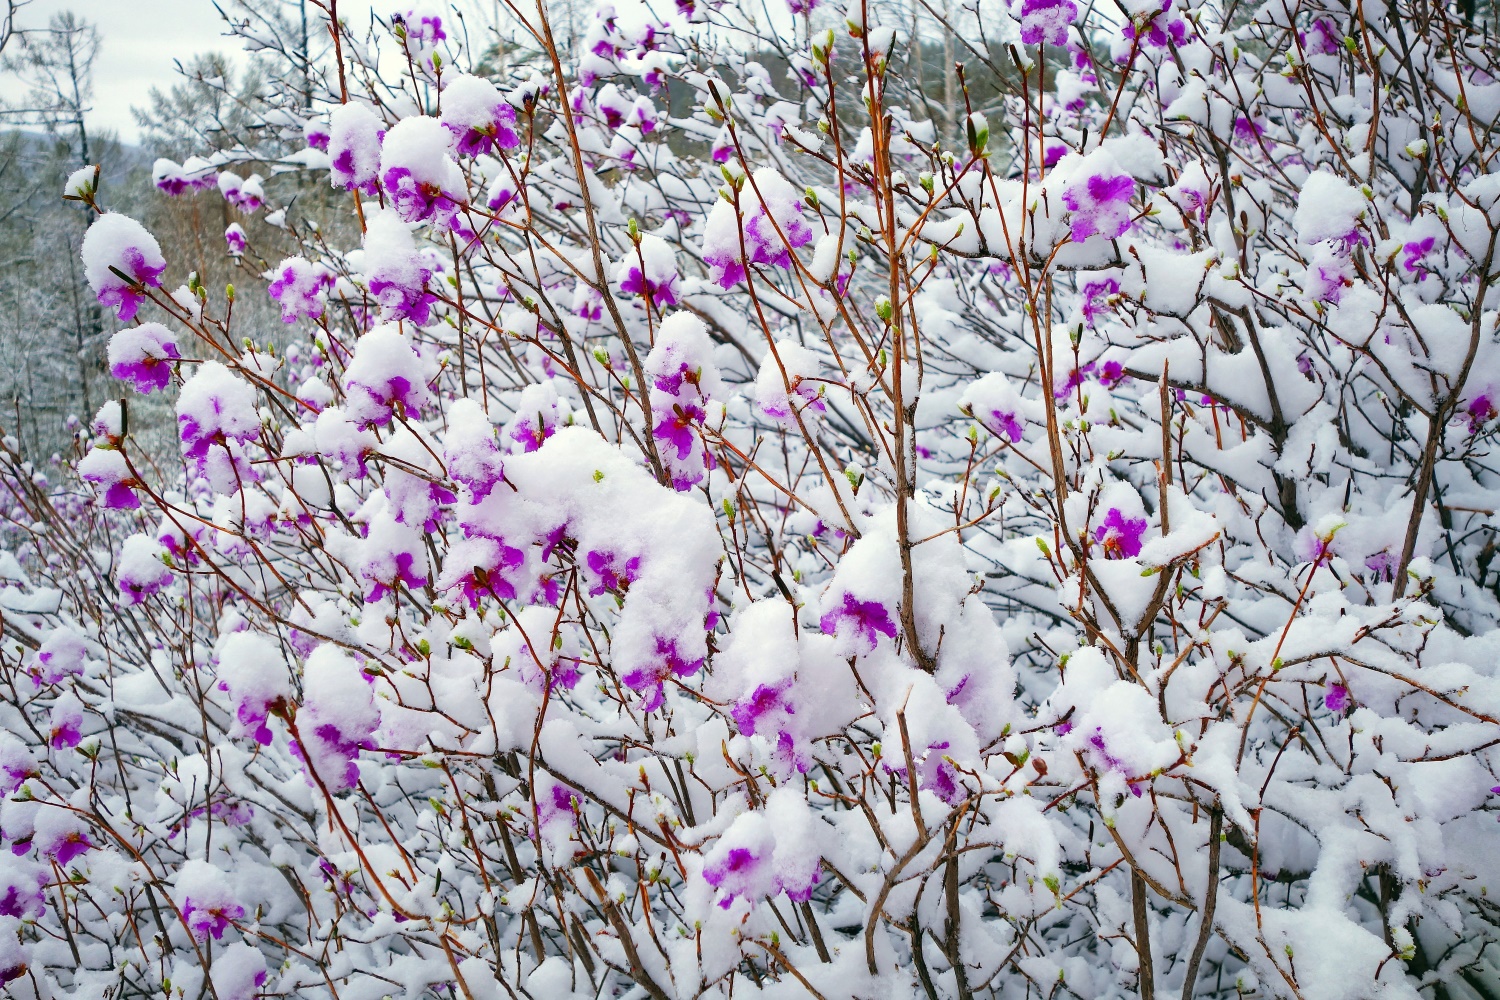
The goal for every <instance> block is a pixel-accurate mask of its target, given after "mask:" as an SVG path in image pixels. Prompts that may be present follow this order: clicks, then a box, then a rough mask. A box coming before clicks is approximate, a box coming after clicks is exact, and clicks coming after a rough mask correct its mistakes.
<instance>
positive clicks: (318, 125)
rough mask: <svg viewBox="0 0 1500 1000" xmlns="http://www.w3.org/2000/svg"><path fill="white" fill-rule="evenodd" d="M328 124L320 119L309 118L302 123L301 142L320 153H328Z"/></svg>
mask: <svg viewBox="0 0 1500 1000" xmlns="http://www.w3.org/2000/svg"><path fill="white" fill-rule="evenodd" d="M329 138H330V136H329V132H328V123H327V122H325V121H323V120H322V119H320V118H309V119H308V120H307V121H305V122H303V123H302V141H303V142H305V143H307V145H308V146H309V147H310V148H312V149H316V150H317V151H318V152H320V153H326V152H328V140H329Z"/></svg>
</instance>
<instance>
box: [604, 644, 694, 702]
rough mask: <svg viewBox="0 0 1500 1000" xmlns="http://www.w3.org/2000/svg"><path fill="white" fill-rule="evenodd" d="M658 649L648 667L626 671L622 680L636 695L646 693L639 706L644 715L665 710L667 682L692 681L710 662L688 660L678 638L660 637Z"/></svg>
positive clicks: (643, 666)
mask: <svg viewBox="0 0 1500 1000" xmlns="http://www.w3.org/2000/svg"><path fill="white" fill-rule="evenodd" d="M655 646H656V655H655V656H654V657H652V658H651V660H650V661H649V662H648V663H646V664H642V665H640V666H637V667H634V668H633V669H631V670H628V671H626V673H625V675H624V676H623V677H621V678H620V680H621V681H622V682H623V683H624V684H625V686H626V687H628V688H630V689H631V690H632V691H640V692H644V693H643V695H642V697H641V703H640V706H639V707H640V710H641V711H642V712H654V711H656V710H657V709H658V708H661V706H662V703H663V702H664V701H665V700H666V682H667V680H668V679H669V678H672V677H691V676H692V675H693V674H696V673H697V672H698V671H699V670H701V669H703V664H704V662H705V661H706V657H702V656H700V657H698V658H697V659H693V660H690V659H688V658H687V657H685V656H684V655H683V654H682V652H681V650H680V649H679V647H678V644H677V640H676V639H674V638H670V637H666V636H657V637H656V640H655Z"/></svg>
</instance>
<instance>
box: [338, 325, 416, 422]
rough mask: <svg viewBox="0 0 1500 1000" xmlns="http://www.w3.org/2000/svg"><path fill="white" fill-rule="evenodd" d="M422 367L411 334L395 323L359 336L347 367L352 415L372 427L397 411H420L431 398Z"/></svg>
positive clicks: (347, 382)
mask: <svg viewBox="0 0 1500 1000" xmlns="http://www.w3.org/2000/svg"><path fill="white" fill-rule="evenodd" d="M421 370H422V364H421V359H420V358H419V357H418V356H417V353H416V351H414V350H412V346H411V340H410V338H408V337H407V336H406V335H405V334H403V333H402V332H401V331H400V330H399V329H398V328H397V327H396V326H394V325H392V324H386V325H384V326H377V327H376V328H375V329H373V330H371V331H369V332H368V333H366V334H365V335H364V336H363V337H360V338H359V342H358V343H357V344H356V345H355V347H354V360H353V361H351V362H350V363H349V367H348V368H346V369H345V370H344V379H343V381H344V391H345V393H347V395H348V410H349V415H350V416H351V417H353V418H354V419H355V420H356V421H358V422H359V423H360V424H361V425H363V426H366V427H369V426H374V425H381V424H386V423H389V422H390V420H391V418H392V417H393V416H395V415H396V414H397V412H398V411H399V413H400V414H402V415H403V416H404V415H407V414H410V415H415V414H417V413H420V412H421V410H422V407H424V406H426V405H427V404H428V403H430V402H431V400H432V393H431V392H430V391H429V390H428V388H427V383H426V381H425V380H424V379H423V377H422V376H421V375H420V374H419V372H420V371H421Z"/></svg>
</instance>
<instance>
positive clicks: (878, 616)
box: [818, 591, 896, 653]
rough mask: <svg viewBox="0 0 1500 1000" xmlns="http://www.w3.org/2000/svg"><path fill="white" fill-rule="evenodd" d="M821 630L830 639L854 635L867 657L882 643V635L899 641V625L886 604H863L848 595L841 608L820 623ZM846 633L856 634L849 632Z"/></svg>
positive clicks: (871, 602)
mask: <svg viewBox="0 0 1500 1000" xmlns="http://www.w3.org/2000/svg"><path fill="white" fill-rule="evenodd" d="M818 627H819V628H821V629H822V630H823V632H824V633H825V634H827V635H839V634H840V633H841V632H843V633H844V634H845V635H846V636H847V635H852V636H853V638H854V639H856V640H857V641H858V643H859V644H860V645H861V646H863V647H864V652H866V653H870V652H873V651H874V649H875V644H876V643H877V642H879V641H880V640H879V639H878V638H877V636H878V635H883V636H885V637H887V638H889V639H894V638H896V624H895V623H894V622H893V621H891V613H890V612H889V611H887V610H886V607H885V605H884V604H881V603H880V602H879V601H861V600H860V599H859V598H857V597H855V596H854V595H853V594H851V593H849V592H848V591H845V592H844V595H843V598H842V603H840V604H839V606H838V607H835V608H834V609H833V610H831V611H827V612H825V613H824V614H823V617H822V618H820V619H818ZM846 629H851V630H852V631H850V632H846V631H845V630H846Z"/></svg>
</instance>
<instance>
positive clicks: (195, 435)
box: [177, 361, 261, 493]
mask: <svg viewBox="0 0 1500 1000" xmlns="http://www.w3.org/2000/svg"><path fill="white" fill-rule="evenodd" d="M177 427H178V436H179V437H180V438H181V439H182V454H183V457H184V458H187V459H189V460H190V461H192V462H193V463H195V464H196V465H197V468H198V472H199V474H200V475H202V476H204V477H206V478H207V479H208V480H209V482H210V484H211V485H212V486H213V488H214V489H215V490H216V491H218V492H220V493H231V492H233V491H234V490H236V489H238V488H240V486H241V485H242V484H244V483H246V482H253V481H254V480H255V473H254V470H253V468H252V467H251V466H250V464H249V463H248V461H247V460H246V459H245V456H244V452H243V448H242V445H243V444H244V443H245V442H247V441H250V440H252V439H253V438H255V437H256V436H257V435H259V434H260V427H261V425H260V413H259V411H258V408H257V406H256V399H255V390H254V389H253V388H252V387H251V386H250V384H249V383H248V382H246V381H244V380H243V379H241V378H240V377H238V376H237V375H235V374H234V373H233V372H231V371H230V370H229V369H228V368H226V367H224V366H223V365H222V364H220V363H219V362H217V361H206V362H204V363H203V364H201V365H199V366H198V370H197V371H196V372H194V373H193V377H192V378H190V379H188V380H187V381H186V382H185V383H184V384H183V386H182V391H181V392H180V393H178V396H177Z"/></svg>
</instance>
